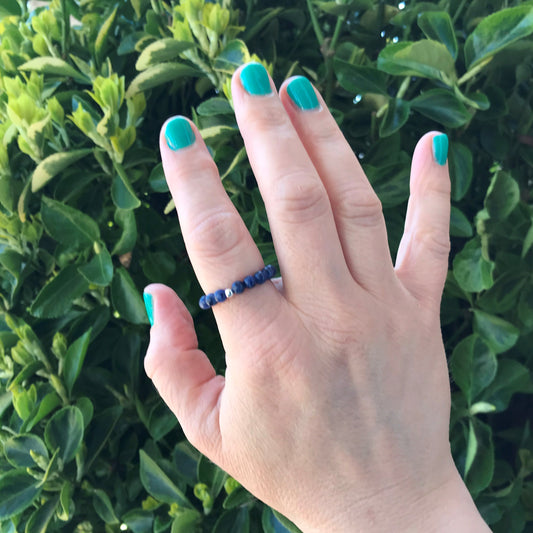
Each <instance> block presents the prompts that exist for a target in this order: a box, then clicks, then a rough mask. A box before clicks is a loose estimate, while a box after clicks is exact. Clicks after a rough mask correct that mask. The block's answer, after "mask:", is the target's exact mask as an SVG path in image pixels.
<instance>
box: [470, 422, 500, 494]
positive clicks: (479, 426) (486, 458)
mask: <svg viewBox="0 0 533 533" xmlns="http://www.w3.org/2000/svg"><path fill="white" fill-rule="evenodd" d="M467 450H469V452H467V459H468V463H467V465H465V466H468V467H469V468H468V470H467V471H466V472H465V482H466V485H467V487H468V490H469V491H470V492H471V493H472V494H478V493H480V492H481V491H482V490H483V489H485V488H487V487H488V486H489V484H490V482H491V480H492V477H493V475H494V444H493V442H492V430H491V428H490V426H488V425H487V424H484V423H483V422H481V421H480V420H478V419H475V418H474V419H471V420H470V422H469V436H468V446H467Z"/></svg>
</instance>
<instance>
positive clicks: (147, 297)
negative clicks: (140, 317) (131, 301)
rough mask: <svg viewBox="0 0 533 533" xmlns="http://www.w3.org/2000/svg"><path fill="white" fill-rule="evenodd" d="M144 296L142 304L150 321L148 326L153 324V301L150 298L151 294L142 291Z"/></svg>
mask: <svg viewBox="0 0 533 533" xmlns="http://www.w3.org/2000/svg"><path fill="white" fill-rule="evenodd" d="M143 298H144V305H145V307H146V314H147V315H148V320H149V321H150V326H153V325H154V302H153V299H152V295H151V294H149V293H147V292H144V293H143Z"/></svg>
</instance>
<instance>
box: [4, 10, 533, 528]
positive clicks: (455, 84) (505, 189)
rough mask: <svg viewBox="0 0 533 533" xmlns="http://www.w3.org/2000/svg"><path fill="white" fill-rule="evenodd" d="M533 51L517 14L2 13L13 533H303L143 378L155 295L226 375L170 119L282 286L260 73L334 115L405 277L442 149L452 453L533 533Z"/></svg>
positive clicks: (473, 483) (494, 521)
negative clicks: (237, 76)
mask: <svg viewBox="0 0 533 533" xmlns="http://www.w3.org/2000/svg"><path fill="white" fill-rule="evenodd" d="M406 4H407V5H406ZM532 33H533V2H531V1H527V2H523V1H519V0H514V1H513V0H489V1H486V0H472V1H469V2H466V1H465V0H462V1H460V0H441V1H439V2H436V1H433V2H421V1H417V0H408V1H406V2H400V3H399V4H396V5H387V4H386V3H385V2H383V1H378V0H336V1H317V0H313V1H311V0H308V1H304V0H295V1H294V2H282V1H272V0H271V1H268V2H258V1H257V0H239V1H237V0H235V1H231V0H220V1H219V2H210V3H207V2H206V3H204V0H182V1H181V2H179V3H178V2H174V1H169V2H164V1H163V0H151V1H149V0H121V1H120V2H117V3H115V4H113V3H111V2H108V1H106V0H83V1H79V2H78V1H77V0H53V1H52V2H51V3H50V5H49V7H44V8H43V7H40V8H35V9H34V10H33V11H31V12H30V11H29V10H28V8H27V6H26V1H25V0H2V4H1V6H0V134H1V137H2V141H3V142H2V143H0V272H1V275H0V295H1V299H0V305H1V315H0V317H1V318H0V350H1V352H0V354H1V355H0V421H1V429H0V531H1V532H5V533H8V532H9V533H11V532H15V531H19V532H22V531H26V532H37V531H39V532H42V531H45V530H47V531H56V530H60V529H62V530H65V531H78V532H81V531H104V530H105V531H109V532H111V531H119V530H122V529H123V528H124V527H125V526H124V525H126V526H127V527H128V529H130V530H131V531H133V532H135V533H144V532H152V531H154V532H164V531H171V532H172V533H178V532H189V531H191V532H192V531H215V532H223V533H224V532H230V531H231V532H245V531H246V532H247V531H265V532H269V533H272V532H282V531H287V530H290V531H294V530H295V529H294V526H291V525H290V524H288V523H287V522H286V521H285V520H284V519H283V518H282V517H280V516H279V515H276V514H275V513H273V512H272V511H271V510H270V509H268V508H267V507H265V506H264V505H263V504H262V503H260V502H258V501H257V500H255V499H254V498H253V496H251V495H250V494H249V493H248V492H247V491H246V490H244V488H242V487H241V486H240V485H239V484H238V483H237V482H236V481H235V480H233V479H231V478H229V477H227V475H226V474H225V473H224V472H222V471H221V470H220V469H218V468H217V467H216V466H214V465H213V464H212V463H210V462H209V461H208V460H206V459H205V458H204V457H201V456H200V455H199V453H198V452H196V451H195V450H194V449H193V448H192V447H191V446H190V445H189V444H188V443H187V442H186V440H185V438H184V435H183V433H182V431H181V430H180V428H179V426H178V425H177V422H176V420H175V418H174V416H173V415H172V414H171V413H170V412H169V411H168V409H167V408H166V407H165V406H164V405H163V404H162V403H161V401H160V399H159V397H158V395H157V393H156V391H155V390H154V388H153V387H152V386H151V384H150V383H149V381H148V380H147V378H146V377H145V376H144V373H143V370H142V357H143V354H144V351H145V349H146V345H147V339H148V326H147V318H146V315H145V311H144V306H143V303H142V298H141V292H142V289H143V287H144V286H145V285H146V284H147V283H149V282H153V281H157V282H163V283H166V284H168V285H170V286H172V287H174V288H175V289H176V290H177V292H178V294H179V295H180V296H181V297H182V298H183V300H184V301H185V303H186V304H187V306H188V307H189V309H191V311H192V313H193V315H194V316H195V319H196V321H197V328H198V332H199V337H200V339H201V343H202V347H203V348H204V349H206V351H207V352H208V353H209V354H210V355H211V357H212V361H213V364H214V365H215V367H216V368H217V369H218V371H220V372H223V371H224V352H223V350H222V347H221V345H220V342H219V340H218V338H217V333H216V327H215V324H214V321H213V319H212V317H211V315H210V314H209V313H205V314H202V315H200V314H199V313H198V312H197V309H198V308H197V299H198V296H199V295H200V288H199V286H198V284H197V282H196V281H195V277H194V274H193V271H192V269H191V266H190V263H189V261H188V259H187V255H186V252H185V248H184V245H183V241H182V238H181V234H180V229H179V226H178V224H177V221H176V217H175V216H174V214H173V212H172V211H173V205H172V202H171V201H170V195H169V193H168V188H167V186H166V183H165V180H164V177H163V173H162V168H161V164H160V162H159V155H158V132H159V128H160V126H161V124H162V123H163V122H164V120H165V119H166V118H167V117H168V116H171V115H173V114H185V115H188V116H192V117H193V118H194V120H195V121H196V123H197V124H198V126H199V128H200V130H201V132H202V135H203V137H204V138H205V139H206V142H207V144H208V146H209V147H210V149H211V151H212V153H213V157H214V159H215V161H216V163H217V164H218V166H219V168H220V170H221V175H222V180H223V183H224V185H225V187H226V190H227V191H228V194H229V195H230V196H231V198H232V200H233V201H234V203H235V204H236V205H237V207H238V209H239V211H240V213H241V214H242V216H243V218H244V220H245V222H246V223H247V225H248V227H249V229H250V232H251V234H252V235H253V237H254V238H255V240H256V241H257V242H258V244H259V247H260V249H261V251H262V253H263V256H264V259H265V262H275V255H274V249H273V246H272V242H271V239H270V234H269V226H268V222H267V218H266V214H265V209H264V206H263V204H262V202H261V199H260V196H259V193H258V191H257V188H256V187H255V183H254V180H253V177H252V175H251V171H250V168H249V165H248V162H247V160H246V155H245V152H244V149H243V144H242V140H241V138H240V135H239V132H238V129H237V127H236V124H235V120H234V115H233V111H232V107H231V95H230V94H229V80H230V77H231V74H232V72H233V71H234V70H235V68H236V67H237V66H238V65H240V64H242V63H243V62H247V61H249V60H250V59H255V60H258V61H262V62H264V64H265V65H266V66H267V67H268V69H269V70H270V72H271V73H272V74H273V76H274V79H275V80H276V82H281V81H282V80H283V79H284V78H286V77H287V76H290V75H292V74H304V75H306V76H308V77H309V78H310V79H311V80H312V81H313V82H314V83H315V85H316V86H317V87H318V88H319V89H320V90H321V91H322V93H323V94H324V95H325V97H326V100H327V102H328V104H329V106H330V107H331V109H332V111H333V112H334V115H335V117H336V119H337V120H338V122H339V124H340V125H341V127H342V129H343V131H344V132H345V134H346V136H347V138H348V140H349V142H350V143H351V144H352V146H353V148H354V150H355V151H356V153H357V154H358V155H359V157H360V159H361V161H362V163H363V166H364V168H365V170H366V172H367V174H368V177H369V179H370V181H371V182H372V184H373V186H374V188H375V189H376V191H377V192H378V194H379V196H380V198H381V200H382V203H383V206H384V212H385V216H386V220H387V225H388V229H389V237H390V247H391V251H392V253H393V255H394V254H395V253H396V249H397V246H398V242H399V238H400V235H401V233H402V227H403V217H404V212H405V206H406V200H407V197H408V176H409V165H410V156H411V153H412V151H413V148H414V145H415V143H416V141H417V139H418V138H419V137H420V136H421V135H422V134H423V133H424V132H425V131H427V130H430V129H439V130H441V131H445V132H446V133H447V134H448V135H449V137H450V141H451V144H450V169H451V175H452V181H453V194H452V200H453V210H452V219H451V234H452V256H451V259H450V272H449V277H448V282H447V285H446V290H445V294H444V299H443V305H442V321H443V333H444V339H445V344H446V348H447V351H448V353H449V356H450V369H451V379H452V389H453V396H452V399H453V411H452V420H451V428H450V432H451V433H450V435H451V442H452V450H453V454H454V457H455V460H456V462H457V465H458V468H459V470H460V471H461V473H462V474H463V476H464V477H465V479H466V483H467V485H468V487H469V489H470V491H471V492H472V494H473V496H474V498H475V500H476V503H477V505H478V507H479V509H480V511H481V512H482V514H483V516H484V518H485V519H486V520H487V521H488V523H489V524H490V525H491V528H492V529H493V530H494V531H496V532H505V533H514V532H520V531H525V530H527V531H531V528H532V527H533V475H532V474H533V453H532V450H533V438H532V437H531V431H530V417H531V412H532V409H531V397H530V396H528V394H531V393H533V382H532V378H531V369H532V368H533V350H532V348H531V347H532V346H533V208H532V199H531V189H532V183H533V127H532V126H533V112H532V108H531V106H532V100H533V97H532V91H531V87H532V85H531V83H532V79H533V76H532V73H533V42H532V40H531V37H530V36H531V34H532ZM258 416H261V415H260V413H258ZM294 487H295V490H298V480H297V479H295V480H294ZM309 512H313V510H312V509H310V510H309ZM282 524H285V525H282Z"/></svg>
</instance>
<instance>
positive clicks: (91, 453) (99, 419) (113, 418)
mask: <svg viewBox="0 0 533 533" xmlns="http://www.w3.org/2000/svg"><path fill="white" fill-rule="evenodd" d="M122 412H123V409H122V406H121V405H114V406H112V407H108V408H107V409H104V410H103V411H101V412H99V413H98V414H97V415H96V416H95V417H94V418H93V420H92V421H91V424H90V426H89V428H88V430H89V431H88V435H87V438H86V439H85V442H86V444H87V456H86V459H85V464H84V467H83V471H84V472H88V471H90V468H91V466H92V464H93V462H94V460H95V459H96V458H97V457H98V455H99V454H100V452H101V451H102V449H103V448H104V446H105V444H106V442H107V441H108V440H109V437H110V436H111V433H112V432H113V429H114V428H115V426H116V424H117V422H118V420H119V419H120V417H121V415H122Z"/></svg>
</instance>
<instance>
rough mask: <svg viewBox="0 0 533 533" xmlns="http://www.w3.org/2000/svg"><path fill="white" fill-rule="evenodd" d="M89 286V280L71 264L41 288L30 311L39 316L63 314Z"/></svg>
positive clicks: (52, 316) (49, 316) (50, 316)
mask: <svg viewBox="0 0 533 533" xmlns="http://www.w3.org/2000/svg"><path fill="white" fill-rule="evenodd" d="M88 288H89V284H88V283H87V280H86V279H85V278H84V277H83V276H82V275H81V274H80V273H79V272H78V269H77V267H76V266H75V265H69V266H67V267H65V268H64V269H63V270H61V272H59V274H58V275H57V276H56V277H55V278H53V279H52V280H51V281H49V282H48V283H47V284H46V285H45V286H44V287H43V288H42V289H41V291H40V292H39V294H38V295H37V297H36V298H35V300H34V301H33V304H32V305H31V307H30V313H31V314H32V315H33V316H36V317H38V318H57V317H60V316H63V315H65V314H66V313H67V312H68V311H69V310H70V308H71V307H72V304H73V303H74V300H75V299H76V298H79V297H80V296H81V295H82V294H84V293H85V292H86V291H87V289H88Z"/></svg>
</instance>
